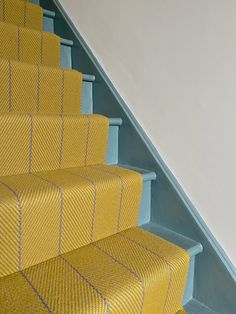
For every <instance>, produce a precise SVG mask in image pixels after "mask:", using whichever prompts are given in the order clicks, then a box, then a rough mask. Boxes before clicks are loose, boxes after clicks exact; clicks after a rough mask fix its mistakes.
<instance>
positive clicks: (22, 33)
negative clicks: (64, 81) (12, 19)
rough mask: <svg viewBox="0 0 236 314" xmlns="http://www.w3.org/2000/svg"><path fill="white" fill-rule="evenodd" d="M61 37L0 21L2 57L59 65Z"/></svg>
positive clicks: (0, 53) (0, 56)
mask: <svg viewBox="0 0 236 314" xmlns="http://www.w3.org/2000/svg"><path fill="white" fill-rule="evenodd" d="M60 46H61V45H60V38H59V37H58V36H56V35H54V34H51V33H47V32H40V31H36V30H33V29H29V28H26V27H18V26H15V25H12V24H6V23H3V22H0V58H5V59H8V60H18V61H23V62H28V63H33V64H43V65H48V66H55V67H58V66H59V65H60Z"/></svg>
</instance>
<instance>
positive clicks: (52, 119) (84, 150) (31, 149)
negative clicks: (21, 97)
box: [0, 113, 109, 176]
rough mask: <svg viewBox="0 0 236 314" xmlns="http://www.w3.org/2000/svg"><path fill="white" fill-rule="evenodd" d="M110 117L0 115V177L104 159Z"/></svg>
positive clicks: (98, 161)
mask: <svg viewBox="0 0 236 314" xmlns="http://www.w3.org/2000/svg"><path fill="white" fill-rule="evenodd" d="M108 124H109V121H108V119H107V118H105V117H103V116H99V115H56V114H55V115H40V114H13V113H12V114H11V113H9V114H1V115H0V134H1V136H0V147H1V150H0V176H9V175H16V174H22V173H28V172H37V171H47V170H56V169H61V168H73V167H80V166H87V165H94V164H102V163H104V161H105V156H106V145H107V137H108Z"/></svg>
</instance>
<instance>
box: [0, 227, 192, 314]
mask: <svg viewBox="0 0 236 314" xmlns="http://www.w3.org/2000/svg"><path fill="white" fill-rule="evenodd" d="M188 261H189V257H188V255H187V253H186V252H185V251H184V250H181V249H179V248H177V247H176V246H175V245H173V244H171V243H169V242H167V241H165V240H163V239H161V238H158V237H156V236H153V235H152V234H150V233H148V232H145V231H143V230H142V229H139V228H133V229H130V230H127V231H123V232H121V233H118V234H116V235H113V236H111V237H109V238H106V239H103V240H100V241H98V242H94V243H93V244H90V245H87V246H84V247H82V248H80V249H78V250H75V251H72V252H69V253H67V254H64V255H61V256H60V257H57V258H55V259H51V260H48V261H46V262H44V263H42V264H39V265H36V266H34V267H30V268H28V269H26V270H24V271H22V272H20V273H17V274H13V275H11V276H9V277H4V278H3V279H2V280H1V281H0V295H1V296H2V300H1V297H0V302H2V304H3V307H2V312H1V311H0V313H25V312H24V311H25V310H26V309H27V311H28V312H27V313H130V314H132V313H133V314H136V313H150V314H152V313H168V314H171V313H172V314H173V313H176V312H177V311H178V310H180V309H181V308H182V306H181V298H182V295H183V292H184V283H185V280H186V274H187V271H188V267H187V265H188ZM22 300H24V304H22Z"/></svg>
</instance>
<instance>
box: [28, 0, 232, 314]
mask: <svg viewBox="0 0 236 314" xmlns="http://www.w3.org/2000/svg"><path fill="white" fill-rule="evenodd" d="M32 2H34V3H39V0H32ZM40 5H41V6H43V7H44V8H45V10H44V30H45V31H48V32H54V33H56V34H57V35H59V36H61V37H63V38H66V39H62V40H61V65H62V67H64V68H74V69H77V70H80V71H82V72H83V73H89V74H84V75H83V93H82V112H83V113H88V114H92V113H100V114H104V115H106V116H108V117H111V118H110V128H109V139H108V148H107V156H106V161H107V163H108V164H113V165H116V164H119V165H121V166H122V167H128V168H131V169H134V170H136V171H138V172H140V173H141V174H142V176H143V194H142V201H141V205H140V211H139V225H140V226H142V228H144V229H145V230H148V231H149V232H152V233H153V234H156V235H158V236H161V237H163V238H165V239H167V240H169V241H171V242H173V243H175V244H176V245H178V246H180V247H182V248H184V249H186V250H187V251H188V252H189V254H190V256H191V263H190V268H189V273H188V281H187V285H186V290H185V295H184V298H183V305H184V306H185V309H186V311H187V312H188V313H189V314H214V313H219V314H228V313H229V314H233V313H236V310H235V309H236V307H235V302H234V298H232V296H231V293H230V294H229V295H228V296H226V297H224V300H223V302H222V300H220V297H222V295H223V292H224V290H225V289H227V290H231V291H235V290H234V288H235V281H234V280H232V272H231V271H230V269H229V267H228V268H227V267H225V264H224V262H222V261H220V260H219V258H218V256H217V249H218V248H217V244H215V243H214V241H213V240H211V239H210V236H209V234H210V233H209V231H208V229H205V230H204V228H205V225H203V223H202V221H201V219H200V218H199V217H198V216H197V214H196V212H195V211H194V209H193V208H192V207H193V206H192V205H191V203H190V202H189V201H188V199H187V197H186V198H185V195H184V193H183V192H182V190H181V188H180V187H179V186H178V184H177V182H175V179H174V178H173V176H172V175H171V174H170V172H169V170H168V168H167V167H166V166H165V164H164V163H163V161H162V160H161V158H160V156H159V155H158V153H157V152H156V151H155V149H154V148H153V147H152V145H151V143H150V141H149V140H148V139H147V137H146V136H145V134H144V133H143V131H142V130H141V131H140V127H139V126H138V124H137V122H136V121H135V119H134V117H133V116H132V114H131V113H130V111H129V110H128V109H127V107H126V105H125V104H124V102H123V100H122V99H121V98H120V96H119V94H118V93H117V92H116V91H115V88H114V87H113V86H112V84H111V82H110V81H109V79H108V78H107V76H106V74H105V73H104V72H103V70H102V68H101V67H100V65H99V64H98V62H97V60H96V59H95V58H94V56H93V55H92V53H91V51H90V50H89V48H88V47H87V45H86V43H85V42H84V41H83V39H82V37H81V36H80V34H79V33H78V31H77V30H76V29H75V27H74V26H73V24H72V22H71V21H70V19H69V17H68V16H67V15H66V13H65V12H64V10H63V8H62V7H61V5H60V3H59V1H57V0H50V1H48V0H47V1H46V0H41V1H40ZM131 147H132V149H130V148H131ZM147 169H150V170H147ZM214 250H215V251H214ZM201 253H202V254H201ZM212 263H214V268H213V267H212V266H213V265H212ZM230 275H231V277H230ZM207 276H208V278H206V277H207ZM233 279H234V278H233ZM220 280H221V281H220ZM219 282H220V283H221V284H223V285H225V287H224V288H222V287H220V285H219ZM216 284H218V285H217V286H216ZM209 291H210V293H209ZM212 291H214V293H215V294H213V293H212Z"/></svg>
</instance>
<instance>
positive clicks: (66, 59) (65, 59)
mask: <svg viewBox="0 0 236 314" xmlns="http://www.w3.org/2000/svg"><path fill="white" fill-rule="evenodd" d="M61 67H62V68H64V69H71V68H72V61H71V47H70V46H68V45H65V44H63V43H62V44H61Z"/></svg>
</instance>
